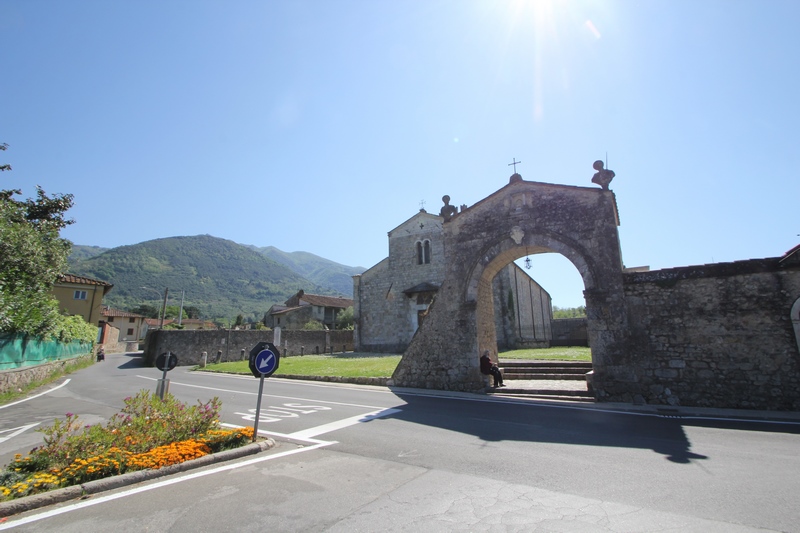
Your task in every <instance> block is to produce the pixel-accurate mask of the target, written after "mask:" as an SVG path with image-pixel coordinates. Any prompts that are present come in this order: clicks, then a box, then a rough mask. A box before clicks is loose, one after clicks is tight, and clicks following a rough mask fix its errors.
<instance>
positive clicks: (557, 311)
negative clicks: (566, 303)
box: [553, 305, 586, 318]
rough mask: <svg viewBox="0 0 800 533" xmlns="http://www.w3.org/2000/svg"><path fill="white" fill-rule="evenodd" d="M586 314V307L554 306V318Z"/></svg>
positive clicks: (583, 315)
mask: <svg viewBox="0 0 800 533" xmlns="http://www.w3.org/2000/svg"><path fill="white" fill-rule="evenodd" d="M585 316H586V307H584V306H582V305H581V306H578V307H558V306H557V305H554V306H553V318H582V317H585Z"/></svg>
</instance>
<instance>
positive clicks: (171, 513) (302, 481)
mask: <svg viewBox="0 0 800 533" xmlns="http://www.w3.org/2000/svg"><path fill="white" fill-rule="evenodd" d="M160 376H161V372H159V371H158V370H156V369H153V368H141V367H140V366H139V364H138V358H137V357H135V356H131V355H110V356H108V358H107V360H106V362H104V363H101V364H96V365H94V366H92V367H90V368H87V369H85V370H82V371H80V372H77V373H75V374H72V375H71V376H69V379H70V381H69V382H68V383H67V384H66V385H64V386H61V387H60V388H57V389H55V390H53V391H52V392H49V393H47V394H44V395H42V396H39V397H37V398H33V399H31V400H28V401H25V402H22V403H18V404H16V405H10V406H3V407H0V439H3V438H5V439H6V440H5V441H2V442H0V460H2V461H3V462H7V461H8V460H9V459H10V457H13V453H15V452H18V451H26V450H27V449H29V448H30V447H32V446H34V445H36V443H37V442H38V440H39V439H40V437H41V435H40V434H38V433H36V432H35V427H38V426H34V427H30V428H27V426H29V425H31V424H36V423H38V424H40V425H41V424H44V423H50V422H51V421H52V418H53V417H55V416H63V414H64V413H65V412H67V411H69V412H73V413H77V414H79V415H80V416H81V418H83V419H85V420H86V422H87V423H92V422H95V421H99V420H102V419H106V418H107V417H109V416H111V415H112V414H113V413H115V412H117V411H118V410H119V408H120V407H121V406H122V399H123V398H124V397H125V396H127V395H131V394H134V393H135V392H136V391H137V390H139V389H142V388H148V389H150V390H154V389H155V380H156V379H158V378H159V377H160ZM169 378H170V379H171V385H170V392H172V393H173V394H175V395H176V396H177V397H179V398H180V399H182V400H185V401H191V402H194V401H196V400H198V399H200V400H202V401H206V400H208V399H209V398H211V397H212V396H218V397H219V398H220V399H221V400H222V402H223V414H222V421H223V423H226V424H230V425H252V423H253V419H254V413H255V409H256V400H257V392H258V380H257V379H255V378H253V377H248V376H244V377H237V376H227V375H216V374H206V373H199V372H187V371H186V370H185V369H183V368H181V367H179V368H176V369H175V370H173V371H172V372H170V373H169ZM59 383H61V382H59ZM605 407H606V406H597V405H596V406H585V405H573V404H559V405H554V404H547V403H543V402H531V401H521V400H516V399H505V398H497V397H486V396H481V395H470V394H455V393H454V394H440V393H435V392H430V391H420V390H389V389H387V388H382V387H363V386H349V385H336V384H325V383H315V382H298V381H290V380H281V379H276V378H270V379H268V380H266V382H265V387H264V394H263V400H262V407H261V408H262V412H261V415H262V416H261V419H260V421H259V430H260V431H261V432H264V433H265V434H268V435H270V436H272V437H273V438H274V439H275V440H276V441H277V442H278V446H276V447H275V448H274V449H272V450H270V451H269V452H266V453H264V454H260V455H258V456H255V457H252V458H248V459H244V460H240V461H237V462H234V463H230V464H225V465H222V466H217V467H209V468H205V469H200V470H197V471H194V472H191V473H188V474H181V475H176V476H170V477H168V478H163V479H161V480H158V481H153V482H149V483H143V484H140V485H136V486H132V487H127V488H125V489H120V490H117V491H113V492H110V493H108V494H103V495H97V496H94V497H92V498H90V499H87V500H83V501H80V502H72V503H66V504H61V505H58V506H53V507H50V508H46V509H40V510H37V511H31V512H29V513H25V514H23V515H19V516H16V517H12V518H10V519H9V520H8V521H7V522H5V523H0V530H2V529H4V528H11V527H13V528H15V529H16V530H19V531H76V532H78V531H80V532H86V531H107V530H114V531H145V530H159V531H251V530H252V531H256V530H258V531H263V530H265V529H267V528H269V529H271V530H276V531H348V532H349V531H663V530H667V531H670V530H671V531H704V532H706V531H726V532H728V531H755V530H758V531H770V530H771V531H800V521H799V520H798V518H800V505H798V503H797V501H798V497H797V495H798V494H800V458H798V453H797V451H798V450H799V449H800V425H799V424H798V423H797V422H796V421H792V420H791V417H789V419H787V420H784V421H780V422H770V421H747V420H731V419H725V418H717V414H718V413H714V412H706V413H703V416H702V417H688V416H681V415H679V414H677V415H674V416H670V417H665V416H661V415H658V414H654V413H652V412H621V411H615V410H613V409H606V408H605ZM726 414H727V413H726Z"/></svg>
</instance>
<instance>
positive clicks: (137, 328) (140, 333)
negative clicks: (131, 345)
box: [100, 307, 147, 342]
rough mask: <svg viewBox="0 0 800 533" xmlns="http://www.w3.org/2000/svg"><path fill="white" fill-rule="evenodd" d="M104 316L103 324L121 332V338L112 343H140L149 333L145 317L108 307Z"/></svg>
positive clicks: (112, 340)
mask: <svg viewBox="0 0 800 533" xmlns="http://www.w3.org/2000/svg"><path fill="white" fill-rule="evenodd" d="M102 316H103V321H102V322H105V323H106V324H108V325H110V326H112V327H114V328H116V329H118V330H119V338H118V339H111V340H110V342H114V341H117V342H138V341H139V340H141V339H144V336H145V333H147V322H146V320H147V317H145V316H143V315H139V314H136V313H129V312H128V311H120V310H118V309H112V308H110V307H106V308H104V309H103V312H102ZM102 322H101V324H100V325H101V326H102V325H103V324H102Z"/></svg>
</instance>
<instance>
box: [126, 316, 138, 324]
mask: <svg viewBox="0 0 800 533" xmlns="http://www.w3.org/2000/svg"><path fill="white" fill-rule="evenodd" d="M128 322H130V323H131V324H135V323H136V319H135V318H133V317H131V318H129V319H128Z"/></svg>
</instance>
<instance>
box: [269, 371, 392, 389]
mask: <svg viewBox="0 0 800 533" xmlns="http://www.w3.org/2000/svg"><path fill="white" fill-rule="evenodd" d="M272 377H275V378H281V379H297V380H303V381H327V382H329V383H354V384H356V385H377V386H379V387H385V386H386V385H387V383H388V381H389V380H390V379H391V378H365V377H360V378H344V377H338V376H300V375H297V374H274V375H273V376H272Z"/></svg>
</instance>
